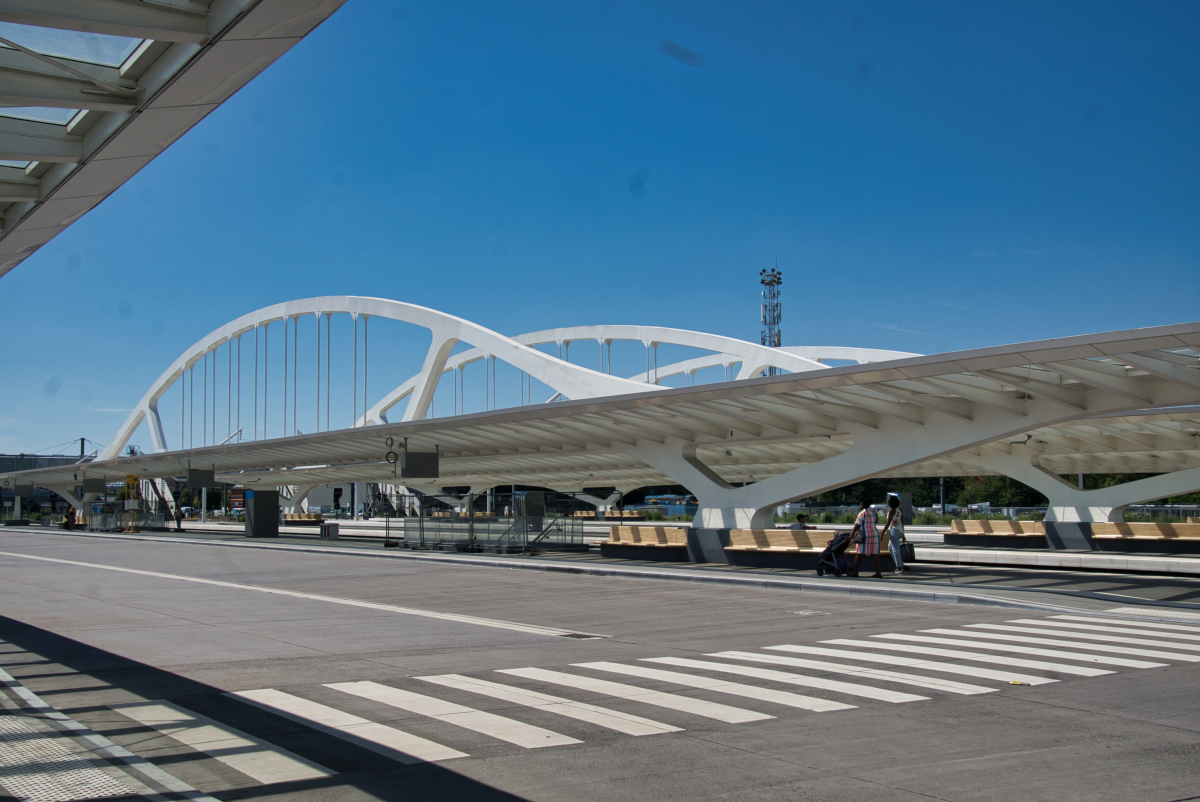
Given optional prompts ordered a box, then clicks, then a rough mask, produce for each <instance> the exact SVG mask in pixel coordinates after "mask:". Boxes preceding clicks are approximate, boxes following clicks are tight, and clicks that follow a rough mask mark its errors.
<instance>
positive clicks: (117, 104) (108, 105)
mask: <svg viewBox="0 0 1200 802" xmlns="http://www.w3.org/2000/svg"><path fill="white" fill-rule="evenodd" d="M12 53H13V51H11V50H0V106H48V107H50V108H55V109H94V110H96V111H117V112H131V111H133V110H134V109H135V108H136V107H137V94H136V93H135V92H132V91H131V92H130V93H129V94H127V95H124V94H121V95H118V94H114V93H112V92H108V91H105V90H103V89H98V88H97V87H96V85H95V84H92V83H89V82H87V81H83V80H80V79H78V78H68V77H65V76H62V75H55V74H52V73H51V72H50V71H49V69H48V68H47V69H46V70H42V69H36V70H35V69H26V68H25V67H24V66H22V67H19V68H18V67H15V66H13V65H12V61H13V59H11V58H8V57H7V56H10V55H12ZM16 55H21V56H23V55H24V54H16ZM35 63H36V62H35Z"/></svg>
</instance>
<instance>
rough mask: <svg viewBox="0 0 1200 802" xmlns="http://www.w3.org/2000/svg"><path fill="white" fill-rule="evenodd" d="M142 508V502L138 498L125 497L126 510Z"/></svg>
mask: <svg viewBox="0 0 1200 802" xmlns="http://www.w3.org/2000/svg"><path fill="white" fill-rule="evenodd" d="M141 508H142V502H141V501H139V500H137V499H136V498H127V499H125V509H126V510H140V509H141Z"/></svg>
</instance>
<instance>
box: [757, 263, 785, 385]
mask: <svg viewBox="0 0 1200 802" xmlns="http://www.w3.org/2000/svg"><path fill="white" fill-rule="evenodd" d="M758 277H759V281H760V282H761V283H762V286H763V290H762V297H763V304H762V324H763V328H762V344H763V345H765V346H767V347H768V348H778V347H779V346H781V345H783V335H782V333H781V332H780V331H779V322H780V320H782V318H783V305H782V304H780V302H779V285H780V284H782V283H783V273H780V272H779V265H778V264H776V265H775V267H773V268H771V269H770V270H761V271H759V274H758ZM778 373H779V369H778V368H776V367H775V366H774V365H772V366H771V367H769V368H767V369H766V371H764V372H763V375H764V376H775V375H777V374H778Z"/></svg>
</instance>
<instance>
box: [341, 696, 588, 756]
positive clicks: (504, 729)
mask: <svg viewBox="0 0 1200 802" xmlns="http://www.w3.org/2000/svg"><path fill="white" fill-rule="evenodd" d="M325 687H326V688H333V689H334V690H335V691H342V692H343V693H349V694H353V695H354V696H360V697H362V698H363V699H370V700H371V701H373V702H379V703H381V704H385V705H390V706H391V707H396V708H399V709H401V710H407V711H408V712H410V713H416V714H417V715H419V716H428V717H429V718H434V719H437V720H438V721H444V722H446V723H447V724H453V725H454V726H456V727H462V728H463V729H468V730H473V731H474V732H478V733H481V734H483V735H487V736H490V737H492V738H496V739H497V740H501V741H507V742H508V743H510V744H515V745H516V746H521V747H524V748H525V749H540V748H541V747H544V746H566V745H567V744H578V743H583V741H580V740H577V739H575V738H569V737H567V736H566V735H561V734H559V733H557V732H553V731H551V730H546V729H542V728H541V727H535V726H533V725H532V724H526V723H525V722H523V721H517V720H515V719H511V718H506V717H504V716H497V715H496V714H494V713H487V712H484V711H482V710H476V709H475V708H473V707H464V706H463V705H458V704H454V703H453V702H447V701H444V700H442V699H437V698H434V697H432V696H425V695H424V694H420V693H412V692H411V691H405V690H401V689H400V688H393V687H391V686H390V685H381V684H379V683H378V682H334V683H330V684H328V685H326V686H325Z"/></svg>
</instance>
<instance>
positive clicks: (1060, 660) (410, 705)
mask: <svg viewBox="0 0 1200 802" xmlns="http://www.w3.org/2000/svg"><path fill="white" fill-rule="evenodd" d="M704 658H705V659H697V658H694V657H691V656H687V657H682V656H680V657H676V656H665V657H643V658H638V659H637V660H636V661H634V662H612V661H590V662H582V663H574V664H572V665H571V667H570V668H571V670H570V671H563V670H552V669H547V668H535V667H525V668H505V669H498V670H497V671H496V673H497V674H500V675H502V676H503V677H504V678H505V679H507V680H509V681H508V682H503V681H492V680H490V679H482V678H478V677H472V676H468V675H463V674H438V675H430V676H421V677H409V678H406V679H404V680H402V681H396V682H395V684H394V685H385V684H382V683H378V682H371V681H357V682H335V683H329V684H327V685H325V686H324V688H328V689H330V690H333V691H337V692H340V693H345V694H349V695H352V696H355V697H358V698H359V699H360V700H368V701H370V702H374V703H377V704H380V705H386V706H387V707H388V708H392V709H398V710H403V711H407V712H408V713H410V714H412V715H414V716H417V717H423V718H427V719H432V720H434V721H439V722H442V723H445V724H451V725H454V726H456V727H461V728H463V729H466V730H471V731H472V732H476V733H481V734H483V735H486V736H488V737H490V738H495V739H497V740H500V741H504V742H506V743H508V744H513V745H516V746H519V747H522V748H525V749H536V748H542V747H550V746H568V745H574V744H580V743H583V741H581V740H579V738H582V737H584V736H582V735H580V736H579V738H576V737H571V736H568V735H565V734H562V733H558V732H555V731H553V730H550V729H546V728H544V727H540V726H535V725H533V724H530V723H527V722H526V721H522V720H521V713H522V712H523V711H524V712H527V713H529V714H533V713H550V714H553V715H556V716H560V717H563V718H569V719H573V720H574V721H577V722H582V723H583V724H585V725H592V726H595V727H597V728H600V729H605V730H610V731H613V732H618V733H621V734H624V735H630V736H643V735H663V734H669V733H674V732H682V731H683V729H682V728H681V727H679V726H677V725H675V724H667V723H663V722H661V721H656V720H654V719H651V718H644V717H642V716H639V715H635V714H634V712H626V710H616V709H612V708H611V707H609V706H603V705H599V704H595V703H592V702H584V701H578V700H575V699H571V698H568V697H565V696H561V695H554V694H551V693H546V692H543V691H542V690H533V689H531V688H528V687H521V685H519V684H511V683H512V682H513V681H514V680H526V681H528V682H532V683H538V684H541V685H543V686H557V687H562V688H571V689H574V690H576V691H581V692H583V693H585V694H596V695H601V696H605V697H610V698H612V699H619V700H622V702H623V703H622V704H619V705H618V706H620V707H624V708H626V709H627V710H632V711H635V712H640V711H637V706H638V705H649V706H652V707H656V708H660V709H666V710H670V711H673V712H676V713H684V714H687V715H693V716H699V717H702V718H707V719H710V720H715V721H720V722H724V723H727V724H747V723H752V722H758V721H766V720H769V719H772V718H774V717H775V716H773V715H770V714H767V713H763V712H759V711H755V710H747V709H744V708H741V707H735V706H732V705H728V704H721V703H718V702H711V701H708V700H706V699H701V698H695V697H696V695H697V694H695V693H694V692H690V691H685V692H678V693H674V692H668V691H664V690H655V689H651V688H645V687H640V686H639V685H634V684H628V683H625V682H614V681H612V680H608V679H601V678H599V677H596V676H590V675H588V672H604V673H606V674H610V675H611V674H618V675H622V676H625V677H632V678H635V679H637V680H644V681H647V682H649V683H664V684H666V685H676V686H682V687H683V688H686V689H696V690H699V691H705V692H709V693H717V694H725V695H731V696H738V697H741V698H743V699H752V700H755V701H757V702H762V703H768V704H775V705H782V706H785V707H790V708H793V709H796V710H804V711H809V712H835V711H840V710H853V709H856V705H854V704H847V703H846V702H843V701H839V700H838V698H837V696H836V695H839V694H840V695H844V696H851V697H857V698H861V699H866V700H869V701H871V702H884V703H889V704H892V703H906V702H919V701H929V700H930V699H931V696H932V694H930V695H921V694H918V693H913V692H910V691H909V690H908V689H904V690H898V689H895V686H897V685H901V686H909V688H912V689H923V690H924V691H927V692H935V691H936V692H941V693H946V694H950V695H953V696H970V695H980V694H989V693H997V692H998V691H1000V690H1001V687H995V686H993V685H990V684H988V683H989V682H992V683H1005V684H1009V683H1012V684H1021V685H1038V686H1046V685H1050V684H1052V683H1058V682H1062V681H1063V680H1062V677H1061V676H1058V675H1070V676H1075V677H1100V676H1104V675H1106V674H1113V673H1116V672H1115V670H1114V668H1113V667H1119V668H1137V669H1144V668H1160V667H1166V666H1168V665H1170V664H1171V663H1174V662H1200V627H1191V626H1185V625H1176V624H1159V623H1158V622H1143V621H1119V622H1118V621H1117V620H1116V619H1108V618H1099V617H1094V616H1069V615H1056V616H1052V617H1047V618H1045V619H1040V618H1020V619H1012V620H1009V621H1006V622H1004V623H1001V624H991V623H978V624H975V623H970V624H963V625H961V627H959V628H955V629H952V628H932V629H923V630H920V631H919V632H916V633H913V634H909V633H901V632H889V633H882V634H875V635H871V636H870V637H869V638H865V639H864V638H833V639H829V640H823V641H820V642H819V643H818V644H813V645H809V644H804V643H796V644H779V645H774V646H765V647H761V651H743V650H725V651H716V652H710V653H707V654H705V655H704ZM829 658H832V659H829ZM938 658H943V659H938ZM944 658H949V660H947V659H944ZM1043 658H1049V659H1043ZM795 669H800V670H795ZM895 669H904V670H895ZM1030 672H1039V673H1030ZM1043 672H1044V673H1043ZM1044 674H1052V675H1056V676H1045V675H1044ZM720 675H733V678H727V677H722V676H720ZM830 675H843V676H844V678H834V677H832V676H830ZM945 675H955V676H956V677H969V678H972V680H973V681H972V682H964V681H961V680H959V679H957V678H955V679H951V678H947V677H946V676H945ZM737 677H744V678H748V680H754V681H757V682H755V683H754V684H750V682H748V681H746V682H738V681H733V679H734V678H737ZM405 681H416V682H421V683H426V685H425V686H424V687H422V688H420V689H419V690H430V691H435V690H436V689H435V688H430V687H429V686H436V687H437V688H443V689H447V690H450V691H456V692H459V693H471V694H477V695H479V696H484V697H488V698H491V699H495V700H498V701H499V702H502V703H505V705H506V707H505V709H504V710H503V711H501V712H503V713H505V715H500V714H499V713H493V712H489V711H486V710H481V709H476V708H474V707H468V706H465V705H462V704H458V703H456V702H451V701H448V700H444V699H442V698H440V697H439V696H437V695H432V693H431V694H426V693H417V692H414V691H410V690H407V689H405V688H404V687H401V686H402V685H403V684H404V682H405ZM780 686H789V687H792V688H794V687H796V686H800V687H802V688H811V689H815V690H817V691H818V692H821V693H819V694H818V695H809V694H801V693H796V692H794V691H792V690H785V689H784V688H782V687H780ZM656 687H664V685H658V686H656ZM831 694H832V695H834V696H833V698H823V697H826V696H829V695H831ZM227 696H230V697H232V698H235V699H240V700H242V701H244V702H247V703H249V704H252V705H255V706H257V707H259V708H262V709H265V710H269V711H270V712H272V713H275V714H277V715H280V716H283V717H285V718H288V719H291V720H293V721H297V722H300V723H303V724H306V725H308V726H311V727H313V728H315V729H317V730H319V731H321V732H325V733H327V734H330V735H334V736H336V737H338V738H342V739H344V740H347V741H349V742H351V743H355V744H358V745H360V746H363V747H365V748H367V749H371V750H373V751H375V752H378V753H380V754H384V755H387V756H388V757H391V758H393V759H395V760H398V761H400V762H404V763H420V762H428V761H439V760H449V759H452V758H460V757H468V755H467V754H466V753H465V752H462V751H459V750H458V749H456V748H454V747H453V746H452V745H446V744H441V743H436V742H434V741H430V740H428V739H425V738H421V737H419V736H416V735H413V734H411V733H409V732H405V731H404V730H403V729H400V728H398V727H395V726H392V725H391V724H384V723H382V722H380V721H371V720H368V719H366V718H363V717H361V716H357V715H353V714H351V713H348V712H345V711H343V710H340V709H338V708H337V707H335V706H329V705H326V704H321V703H318V702H313V701H310V700H308V699H304V698H302V697H299V696H295V695H293V694H290V693H285V692H283V691H279V690H276V689H271V688H265V689H260V690H252V691H240V692H235V693H229V694H227ZM357 704H358V705H360V706H361V705H362V704H363V703H362V702H361V701H360V702H358V703H357ZM495 706H496V705H495V703H493V707H495ZM113 709H115V710H118V711H120V712H122V713H123V714H124V715H126V716H128V717H129V718H132V719H134V720H135V721H138V722H140V723H142V724H145V725H146V726H150V727H154V728H155V729H156V730H158V731H159V732H162V733H164V734H166V735H168V736H170V737H172V738H174V739H176V740H177V741H179V742H180V743H183V744H186V745H188V746H190V747H192V748H193V749H196V750H198V751H200V752H203V753H206V754H208V755H210V756H211V757H213V758H215V759H216V760H219V761H221V762H222V763H225V764H226V765H228V766H230V767H232V768H235V769H237V770H239V771H241V772H242V773H244V774H246V775H247V776H249V777H252V778H254V779H257V780H259V781H260V782H263V783H277V782H286V781H291V780H300V779H314V778H319V777H327V776H330V775H331V774H333V772H331V771H330V770H328V769H325V768H323V767H322V766H319V765H317V764H315V763H312V762H311V761H308V760H306V759H304V758H301V757H299V756H297V755H294V754H292V753H290V752H288V751H287V750H284V749H280V748H278V747H276V746H274V745H272V744H270V743H268V742H266V741H263V740H261V739H258V738H255V737H254V736H250V735H247V734H246V733H243V732H240V731H239V730H236V729H233V728H231V727H228V726H226V725H224V724H221V723H220V722H216V721H213V720H211V719H207V718H205V717H204V716H201V715H199V714H196V713H193V712H191V711H188V710H185V709H183V708H181V707H178V706H177V705H173V704H171V703H168V702H138V703H133V704H128V705H114V706H113ZM776 712H778V711H776ZM396 715H397V714H395V713H392V714H391V718H388V715H387V714H386V713H381V714H379V715H374V718H378V719H383V720H385V721H390V720H392V719H394V718H396ZM399 723H400V724H402V725H403V723H404V722H403V721H400V722H399ZM464 737H465V736H464ZM445 740H447V744H453V739H451V738H447V739H445Z"/></svg>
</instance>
